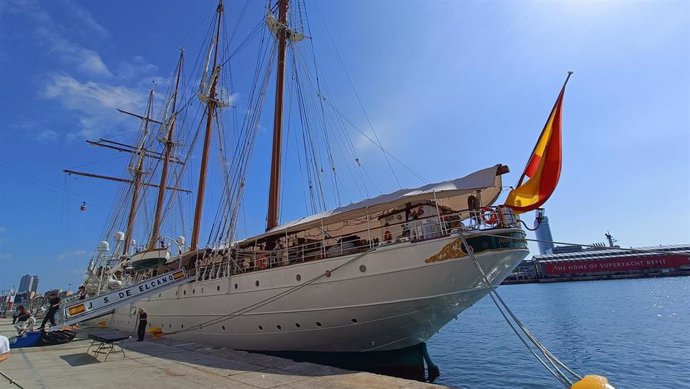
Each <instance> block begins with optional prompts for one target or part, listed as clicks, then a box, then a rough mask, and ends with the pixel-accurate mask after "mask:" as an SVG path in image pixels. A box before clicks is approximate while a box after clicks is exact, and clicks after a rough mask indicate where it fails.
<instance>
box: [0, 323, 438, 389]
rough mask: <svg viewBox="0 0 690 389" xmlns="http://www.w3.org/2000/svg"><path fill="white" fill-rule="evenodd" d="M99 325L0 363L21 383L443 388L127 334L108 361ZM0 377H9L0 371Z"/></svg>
mask: <svg viewBox="0 0 690 389" xmlns="http://www.w3.org/2000/svg"><path fill="white" fill-rule="evenodd" d="M11 322H12V321H11V320H9V319H0V334H2V335H5V336H7V337H11V336H13V335H14V327H13V326H12V324H11ZM98 331H99V330H98V329H94V328H90V329H81V330H78V331H77V332H78V335H77V338H76V339H75V340H74V341H72V342H70V343H66V344H62V345H56V346H46V347H29V348H22V349H13V350H11V352H10V357H9V358H8V359H7V360H6V361H4V362H2V363H0V371H2V372H3V373H5V374H6V375H7V376H9V377H11V378H12V379H14V380H15V381H16V382H17V383H18V384H20V385H21V386H22V387H24V388H58V389H59V388H75V387H77V388H98V387H103V388H111V387H135V388H144V387H147V388H149V387H151V388H152V387H165V388H167V389H174V388H204V389H208V388H228V387H232V388H238V389H244V388H252V389H255V388H325V387H328V388H335V389H337V388H410V389H416V388H429V389H431V388H444V387H443V386H439V385H432V384H427V383H423V382H417V381H409V380H404V379H400V378H394V377H388V376H383V375H378V374H372V373H364V372H353V371H348V370H343V369H338V368H334V367H330V366H322V365H316V364H312V363H304V362H295V361H292V360H289V359H282V358H277V357H271V356H267V355H262V354H254V353H247V352H243V351H235V350H229V349H225V348H212V347H207V346H203V345H199V344H196V343H182V342H175V341H173V340H171V339H166V338H165V337H163V338H161V339H156V340H150V339H149V338H147V340H145V341H143V342H136V341H134V340H133V339H130V340H126V341H124V342H122V347H123V348H124V349H125V351H126V357H125V358H121V357H119V356H118V357H116V358H112V359H111V358H109V359H108V361H107V362H104V361H103V358H102V357H101V358H96V357H94V356H93V355H91V354H87V353H86V351H87V348H88V347H89V344H90V343H91V342H90V340H89V339H88V335H87V333H97V332H98ZM100 331H105V330H100ZM107 331H110V332H112V331H113V330H107ZM0 383H1V384H0V386H2V387H5V386H4V385H7V384H8V381H7V379H5V378H4V377H2V376H0ZM9 387H12V386H9Z"/></svg>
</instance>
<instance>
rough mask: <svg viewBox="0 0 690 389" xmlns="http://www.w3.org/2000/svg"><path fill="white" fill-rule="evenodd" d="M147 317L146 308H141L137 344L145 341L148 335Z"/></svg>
mask: <svg viewBox="0 0 690 389" xmlns="http://www.w3.org/2000/svg"><path fill="white" fill-rule="evenodd" d="M147 317H148V315H147V314H146V311H144V308H139V326H138V327H137V342H141V341H142V340H144V334H145V333H146V324H147V322H148V321H147Z"/></svg>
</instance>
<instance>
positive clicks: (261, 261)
mask: <svg viewBox="0 0 690 389" xmlns="http://www.w3.org/2000/svg"><path fill="white" fill-rule="evenodd" d="M256 267H258V268H259V269H260V270H264V269H266V268H267V267H268V264H267V263H266V257H265V256H261V257H258V258H256Z"/></svg>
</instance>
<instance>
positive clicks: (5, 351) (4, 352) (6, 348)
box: [0, 335, 10, 362]
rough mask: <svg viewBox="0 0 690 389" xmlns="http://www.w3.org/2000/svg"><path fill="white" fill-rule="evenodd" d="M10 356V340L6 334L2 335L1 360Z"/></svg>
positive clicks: (0, 343) (0, 345) (0, 336)
mask: <svg viewBox="0 0 690 389" xmlns="http://www.w3.org/2000/svg"><path fill="white" fill-rule="evenodd" d="M9 356H10V340H9V339H7V337H6V336H2V335H0V362H2V361H4V360H5V359H7V358H8V357H9Z"/></svg>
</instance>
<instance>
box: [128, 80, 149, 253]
mask: <svg viewBox="0 0 690 389" xmlns="http://www.w3.org/2000/svg"><path fill="white" fill-rule="evenodd" d="M153 94H154V92H153V90H151V92H149V101H148V104H147V106H146V116H145V117H144V118H143V120H144V134H143V135H142V139H141V143H140V144H139V148H138V150H137V154H138V155H139V160H138V161H137V165H136V167H135V168H134V171H133V172H132V173H133V176H134V177H133V179H132V184H133V186H132V204H131V205H130V208H129V216H128V218H127V229H126V230H125V242H124V247H123V249H122V250H123V251H122V252H123V253H124V255H129V245H130V243H131V241H132V232H133V230H134V216H135V215H136V213H137V201H138V199H139V188H140V187H141V177H142V175H143V174H144V156H145V155H146V150H145V149H144V142H146V137H147V135H148V133H149V122H150V121H151V111H152V110H153Z"/></svg>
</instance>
